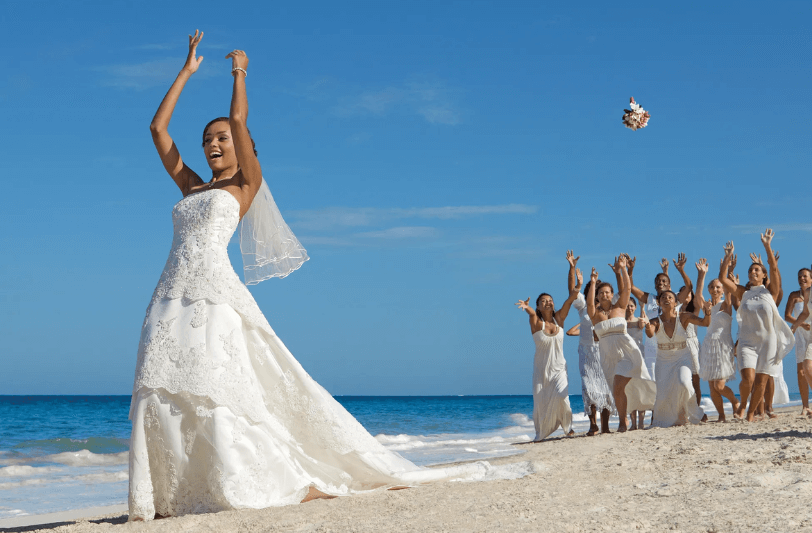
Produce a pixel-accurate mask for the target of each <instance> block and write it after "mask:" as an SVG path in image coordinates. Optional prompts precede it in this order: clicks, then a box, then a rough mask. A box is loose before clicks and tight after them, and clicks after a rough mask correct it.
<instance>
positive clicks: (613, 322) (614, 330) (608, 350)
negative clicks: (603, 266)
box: [586, 255, 656, 433]
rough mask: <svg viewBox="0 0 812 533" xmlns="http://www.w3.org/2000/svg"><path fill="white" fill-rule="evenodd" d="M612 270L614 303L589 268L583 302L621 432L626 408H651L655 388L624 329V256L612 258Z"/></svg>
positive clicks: (626, 279) (626, 283)
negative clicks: (615, 283) (615, 279)
mask: <svg viewBox="0 0 812 533" xmlns="http://www.w3.org/2000/svg"><path fill="white" fill-rule="evenodd" d="M610 266H611V265H610ZM612 270H614V272H615V275H616V277H617V284H618V299H617V302H615V303H612V300H613V296H614V294H613V292H614V291H612V286H611V285H610V284H608V283H605V282H604V283H601V284H600V286H597V287H596V285H597V282H598V271H597V270H595V268H594V267H593V268H592V275H591V277H590V281H591V282H592V285H591V286H590V287H589V294H588V295H587V297H586V303H587V312H588V313H589V317H590V319H591V320H592V325H593V327H594V328H595V334H596V335H597V336H598V342H599V343H600V351H601V364H602V366H603V374H604V376H605V377H606V381H607V383H608V384H609V385H610V386H611V387H612V393H613V396H614V400H615V407H616V408H617V414H618V418H619V422H618V427H617V430H618V432H621V433H622V432H624V431H627V429H628V423H627V420H626V414H627V413H628V411H627V409H628V410H629V411H641V410H647V409H651V408H652V407H653V406H654V398H655V395H656V391H655V385H654V381H653V380H652V379H651V377H650V376H649V373H648V370H646V366H645V364H644V363H643V354H642V353H640V348H638V347H637V344H635V342H634V340H633V339H632V338H631V337H630V336H629V334H628V332H627V331H626V306H627V305H628V303H629V293H630V292H631V281H630V280H629V273H628V271H627V270H626V257H625V256H624V255H620V256H619V257H617V258H615V264H614V266H612ZM596 294H597V296H596ZM596 302H597V303H596Z"/></svg>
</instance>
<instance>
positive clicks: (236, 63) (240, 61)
mask: <svg viewBox="0 0 812 533" xmlns="http://www.w3.org/2000/svg"><path fill="white" fill-rule="evenodd" d="M229 57H230V58H231V70H232V71H233V70H234V69H238V68H241V69H243V70H246V69H247V68H248V56H247V55H245V52H243V51H242V50H234V51H233V52H231V53H229V54H227V55H226V59H228V58H229ZM238 72H239V71H238ZM235 74H236V73H235Z"/></svg>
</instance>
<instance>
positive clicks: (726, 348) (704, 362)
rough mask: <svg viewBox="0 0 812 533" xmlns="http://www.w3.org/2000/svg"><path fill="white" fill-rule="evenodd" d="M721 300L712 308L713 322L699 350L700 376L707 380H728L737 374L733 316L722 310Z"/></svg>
mask: <svg viewBox="0 0 812 533" xmlns="http://www.w3.org/2000/svg"><path fill="white" fill-rule="evenodd" d="M723 303H724V302H719V303H718V304H716V305H714V306H713V309H711V323H710V325H709V326H708V332H707V333H706V334H705V339H704V340H703V341H702V347H701V348H700V350H699V368H700V372H699V377H700V378H702V379H704V380H705V381H716V380H720V379H724V380H728V379H730V378H731V377H733V376H734V375H735V374H736V368H735V367H734V366H733V365H734V358H733V336H732V335H731V333H730V326H731V324H732V323H733V317H732V316H731V315H729V314H727V313H725V312H724V311H722V304H723Z"/></svg>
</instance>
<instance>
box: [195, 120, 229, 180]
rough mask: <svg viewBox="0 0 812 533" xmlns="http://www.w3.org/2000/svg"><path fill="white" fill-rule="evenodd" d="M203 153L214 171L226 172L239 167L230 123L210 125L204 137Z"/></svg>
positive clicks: (220, 122)
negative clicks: (230, 168)
mask: <svg viewBox="0 0 812 533" xmlns="http://www.w3.org/2000/svg"><path fill="white" fill-rule="evenodd" d="M203 153H205V154H206V162H207V163H208V164H209V168H211V169H212V170H225V169H227V168H229V167H231V166H236V165H237V153H236V152H235V151H234V140H233V138H232V137H231V127H230V126H229V125H228V122H225V121H222V120H221V121H219V122H215V123H214V124H212V125H210V126H209V127H208V128H207V129H206V133H205V134H204V135H203Z"/></svg>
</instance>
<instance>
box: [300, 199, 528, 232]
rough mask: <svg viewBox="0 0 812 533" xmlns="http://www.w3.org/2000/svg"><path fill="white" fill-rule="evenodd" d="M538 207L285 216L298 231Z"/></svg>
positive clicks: (349, 210)
mask: <svg viewBox="0 0 812 533" xmlns="http://www.w3.org/2000/svg"><path fill="white" fill-rule="evenodd" d="M537 211H538V208H537V207H536V206H534V205H526V204H503V205H459V206H445V207H409V208H401V207H393V208H379V207H327V208H324V209H302V210H295V211H289V212H288V213H286V215H285V216H286V217H288V218H290V220H291V224H292V225H294V226H296V227H297V228H303V229H309V230H323V229H336V228H341V227H362V226H372V225H376V224H383V223H385V222H389V221H393V220H404V219H440V220H451V219H461V218H467V217H476V216H486V215H531V214H533V213H536V212H537Z"/></svg>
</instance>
